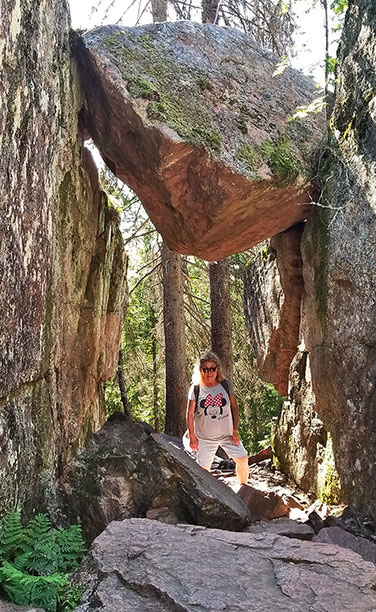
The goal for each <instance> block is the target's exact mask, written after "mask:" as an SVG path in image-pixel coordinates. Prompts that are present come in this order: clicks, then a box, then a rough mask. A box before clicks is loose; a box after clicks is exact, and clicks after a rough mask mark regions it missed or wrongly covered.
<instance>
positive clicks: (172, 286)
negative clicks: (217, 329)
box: [162, 243, 188, 436]
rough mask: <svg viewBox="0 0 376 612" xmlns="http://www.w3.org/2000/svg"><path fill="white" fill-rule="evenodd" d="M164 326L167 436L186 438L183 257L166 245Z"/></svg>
mask: <svg viewBox="0 0 376 612" xmlns="http://www.w3.org/2000/svg"><path fill="white" fill-rule="evenodd" d="M162 269H163V325H164V335H165V364H166V418H165V433H166V434H169V435H172V436H181V435H183V433H184V431H185V429H186V420H185V413H186V405H187V390H188V376H187V369H188V368H187V355H186V341H185V325H184V303H183V275H182V269H181V256H180V255H178V254H177V253H173V252H172V251H170V249H169V248H168V247H167V246H166V245H165V244H164V243H163V244H162Z"/></svg>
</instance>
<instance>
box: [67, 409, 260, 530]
mask: <svg viewBox="0 0 376 612" xmlns="http://www.w3.org/2000/svg"><path fill="white" fill-rule="evenodd" d="M62 487H63V488H64V493H65V508H66V512H67V514H68V516H69V517H70V520H71V522H72V521H77V520H80V522H81V523H82V526H83V532H84V534H85V538H86V540H87V541H88V542H92V540H93V539H94V538H95V537H96V536H97V535H98V534H99V533H101V531H103V529H105V527H106V526H107V525H108V524H109V523H110V522H111V521H112V520H120V519H124V518H131V517H145V516H146V513H147V511H149V510H153V509H156V508H161V507H165V508H168V510H169V511H170V512H171V514H172V515H175V516H176V517H177V519H178V520H179V521H180V522H186V523H193V524H199V525H205V526H214V527H216V528H220V529H230V530H239V529H241V528H242V527H244V525H246V524H247V523H248V522H249V520H250V516H249V511H248V508H247V506H246V505H245V504H244V503H243V502H242V500H241V499H239V497H237V495H235V493H234V492H233V491H232V489H230V488H229V487H227V486H226V485H225V484H223V483H221V482H218V481H217V480H215V478H213V477H212V476H211V475H210V474H209V473H208V472H206V471H205V470H203V469H202V468H201V467H200V466H199V465H198V464H197V463H196V462H195V461H193V460H192V459H191V458H190V457H188V455H187V454H186V453H185V452H184V451H182V450H180V449H179V448H177V447H176V446H175V445H174V444H172V443H171V442H168V441H166V440H165V439H164V436H163V435H159V434H155V433H152V434H149V433H148V432H146V430H145V428H144V426H143V425H142V424H141V423H133V422H132V421H130V420H129V421H123V422H107V423H106V424H105V425H104V426H103V427H102V429H101V430H100V431H99V432H97V433H96V434H94V435H93V437H92V438H91V440H90V442H89V444H88V446H87V447H86V448H85V449H83V450H82V451H81V453H80V454H79V456H78V458H77V460H76V462H75V463H74V464H72V465H71V467H70V474H67V477H66V482H65V483H62Z"/></svg>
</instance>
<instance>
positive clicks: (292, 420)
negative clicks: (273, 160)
mask: <svg viewBox="0 0 376 612" xmlns="http://www.w3.org/2000/svg"><path fill="white" fill-rule="evenodd" d="M375 45H376V6H375V4H374V3H373V2H371V1H370V0H369V1H368V2H367V1H366V2H360V1H354V2H351V3H350V5H349V9H348V12H347V16H346V21H345V27H344V31H343V36H342V42H341V47H340V58H339V83H338V91H337V96H336V102H335V106H334V111H333V114H332V118H331V121H330V125H329V132H330V133H329V142H328V146H327V147H326V149H325V151H324V153H323V157H322V160H321V165H320V172H319V174H320V179H321V186H322V190H321V196H320V200H319V202H318V205H317V206H313V211H312V215H311V216H310V218H309V220H308V222H307V224H306V228H305V230H304V234H303V238H302V244H301V253H302V260H303V280H304V291H303V296H302V303H301V321H300V331H299V352H298V353H297V355H296V357H295V358H294V360H293V362H292V366H291V368H290V375H289V376H290V378H289V398H288V400H289V401H288V403H287V404H286V405H285V409H284V411H283V414H282V415H281V419H280V423H279V429H278V432H277V438H276V448H277V452H278V453H279V456H280V459H281V461H282V464H283V466H284V467H285V469H287V470H288V471H290V473H291V474H293V475H294V476H295V478H296V479H297V481H298V482H300V483H301V484H302V483H303V485H304V486H305V488H306V489H307V490H315V491H316V492H318V493H319V494H321V496H322V497H324V498H327V499H330V497H331V496H332V497H334V498H338V496H339V497H341V498H342V499H344V500H345V501H347V502H349V503H351V505H352V506H353V507H354V508H355V509H357V510H359V511H360V512H361V513H363V514H368V515H369V516H371V517H373V518H374V519H375V518H376V510H375V505H374V500H375V496H376V486H375V482H376V478H375V476H376V474H375V466H376V444H375V442H376V419H375V414H376V336H375V330H376V297H375V296H376V241H375V235H376V195H375V184H376V170H375V168H376V165H375V157H376V149H375V142H376V126H375V119H376V96H375V94H376V78H375V74H376V70H375V69H376V59H375V54H374V49H375ZM320 422H321V425H320ZM299 446H301V447H302V449H304V450H303V451H302V452H303V454H304V458H303V459H302V456H300V455H299V453H297V452H296V449H297V448H298V447H299ZM302 464H305V465H306V466H307V468H308V466H311V469H310V470H308V469H307V470H306V471H305V473H304V474H302V472H303V471H304V470H302ZM312 466H314V469H312ZM320 470H321V471H320ZM337 473H338V475H339V477H340V481H341V491H339V487H338V477H337Z"/></svg>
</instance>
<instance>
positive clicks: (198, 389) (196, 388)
mask: <svg viewBox="0 0 376 612" xmlns="http://www.w3.org/2000/svg"><path fill="white" fill-rule="evenodd" d="M193 389H194V392H195V412H196V411H197V402H198V396H199V394H200V385H195V386H194V388H193Z"/></svg>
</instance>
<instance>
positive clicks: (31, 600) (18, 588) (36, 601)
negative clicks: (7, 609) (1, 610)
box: [0, 561, 68, 612]
mask: <svg viewBox="0 0 376 612" xmlns="http://www.w3.org/2000/svg"><path fill="white" fill-rule="evenodd" d="M0 575H1V580H2V588H3V590H4V591H5V593H6V594H7V595H8V597H9V598H10V599H11V600H12V601H13V602H14V603H17V604H19V605H22V606H26V605H35V606H39V607H43V608H44V609H45V610H46V611H47V612H55V610H56V602H57V596H58V593H59V592H60V591H61V590H62V589H63V588H64V587H66V586H67V584H68V579H67V578H66V577H65V576H64V575H63V574H60V573H55V574H51V575H50V576H30V574H25V573H24V572H22V571H20V570H18V569H16V568H15V567H13V565H12V564H11V563H8V562H7V561H5V562H4V563H3V566H2V567H1V568H0Z"/></svg>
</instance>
